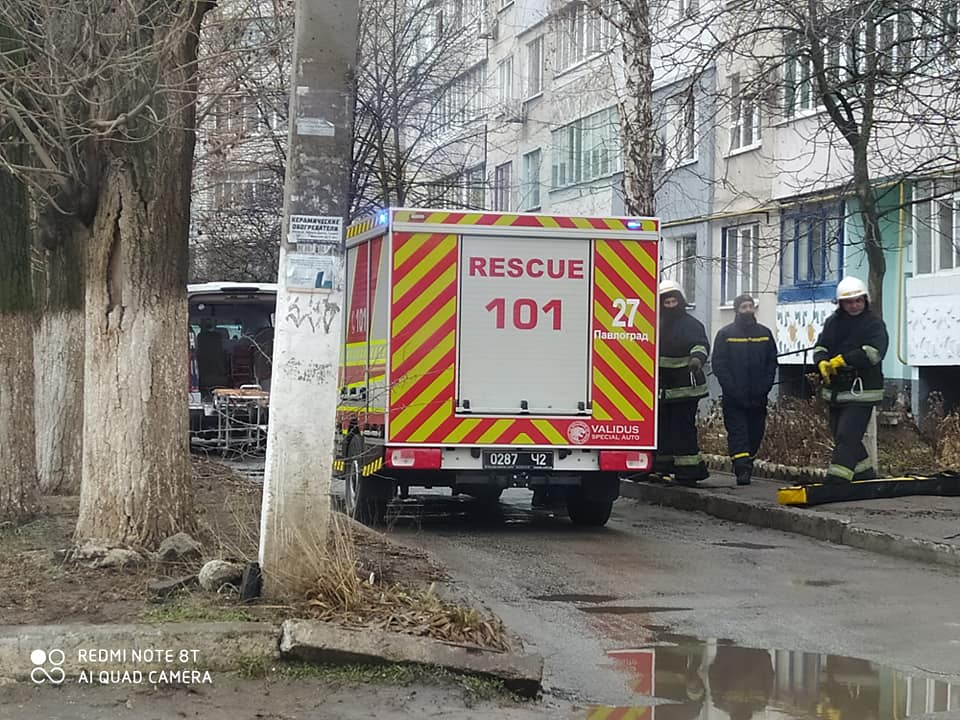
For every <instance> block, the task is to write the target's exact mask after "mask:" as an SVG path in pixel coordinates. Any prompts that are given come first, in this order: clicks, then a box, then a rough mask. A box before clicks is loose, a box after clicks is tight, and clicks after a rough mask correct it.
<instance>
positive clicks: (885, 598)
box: [390, 490, 960, 720]
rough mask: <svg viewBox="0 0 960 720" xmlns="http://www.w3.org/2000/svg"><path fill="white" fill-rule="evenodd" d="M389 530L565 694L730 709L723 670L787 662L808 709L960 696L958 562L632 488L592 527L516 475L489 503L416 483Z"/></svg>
mask: <svg viewBox="0 0 960 720" xmlns="http://www.w3.org/2000/svg"><path fill="white" fill-rule="evenodd" d="M390 533H391V535H392V536H393V537H394V538H396V539H398V540H400V541H402V542H406V543H408V544H411V545H415V546H419V547H422V548H425V549H427V550H430V551H431V552H433V553H435V554H436V555H437V556H438V557H439V558H440V559H441V560H442V561H443V562H444V563H445V564H446V565H447V566H448V567H449V568H450V570H451V572H452V573H453V575H454V578H455V580H456V581H457V583H458V584H461V585H464V586H467V587H469V588H470V589H471V590H472V591H473V592H474V593H476V594H477V595H478V596H480V597H483V598H486V599H487V601H488V602H489V604H490V607H491V609H493V610H494V611H495V612H496V613H497V614H498V615H500V617H502V618H504V620H506V622H507V623H508V624H509V625H510V626H511V627H513V628H514V629H516V630H518V631H519V633H520V634H521V636H522V638H523V639H524V641H525V643H526V644H527V646H528V648H529V649H531V650H535V651H537V652H540V653H541V654H543V656H544V657H545V663H546V667H545V683H546V685H547V687H548V692H549V693H550V694H551V695H552V696H554V697H557V698H563V699H567V700H572V701H574V702H576V703H578V704H587V705H590V704H599V705H606V706H611V707H613V706H616V707H621V708H623V707H628V706H637V705H640V704H644V703H645V702H646V701H644V700H643V699H642V698H643V696H644V695H646V694H647V693H651V692H652V693H655V694H656V695H657V696H659V697H660V698H662V699H668V700H672V701H682V702H683V703H685V704H686V711H680V710H677V708H678V707H680V706H676V707H675V708H674V709H675V710H677V713H679V717H686V716H687V715H689V716H690V717H691V718H692V717H697V716H698V714H699V715H700V717H701V718H706V717H708V716H709V718H711V719H712V718H717V717H721V718H722V717H726V716H729V714H730V709H729V708H727V709H726V710H722V709H720V707H719V706H722V705H729V703H728V702H726V701H725V700H723V699H722V698H721V699H720V700H719V701H717V700H716V698H714V701H713V702H711V701H710V700H709V699H707V698H705V697H704V695H706V694H709V693H710V691H711V688H710V686H711V685H713V684H715V685H716V686H717V687H716V688H715V690H716V691H717V693H719V694H721V695H723V694H727V691H726V688H725V687H724V686H725V684H729V683H728V682H727V681H725V680H724V677H725V675H726V676H731V675H732V676H737V677H741V678H742V677H748V676H750V677H754V676H755V677H757V678H759V680H755V681H754V684H755V685H759V686H761V688H760V690H751V691H747V690H744V689H743V688H741V693H740V694H741V695H744V694H746V695H758V694H759V695H764V694H767V693H766V690H765V689H764V688H765V687H766V685H767V684H768V682H767V679H768V678H769V677H770V676H771V675H773V676H775V681H774V680H771V682H770V683H769V684H771V685H772V686H773V687H774V690H773V691H771V693H770V696H771V698H772V699H771V700H770V701H769V702H770V703H771V704H775V705H777V706H778V707H779V708H780V709H779V710H778V711H777V712H778V713H782V712H783V711H784V710H788V711H789V712H788V714H789V715H791V716H794V717H802V716H806V715H810V714H816V715H822V711H825V708H829V707H830V706H831V704H832V705H837V704H838V703H840V702H841V701H838V700H836V697H837V696H839V695H842V696H843V698H844V700H843V702H846V703H847V704H848V705H849V704H850V702H848V700H849V698H848V696H850V697H853V696H856V700H857V702H859V703H860V705H859V706H857V707H848V708H846V710H845V712H841V716H842V718H843V720H853V719H854V718H858V717H863V718H865V719H866V718H871V719H872V718H879V720H887V719H888V717H889V720H894V719H895V718H902V717H903V716H904V715H907V714H909V715H917V714H920V713H921V712H930V711H940V710H947V709H956V708H957V707H960V614H958V612H957V607H958V605H957V602H956V597H957V592H958V590H960V583H958V577H957V573H955V572H953V571H951V570H949V569H944V568H941V567H933V566H925V565H922V564H918V563H911V562H909V561H903V560H897V559H893V558H889V557H885V556H880V555H875V554H872V553H867V552H863V551H859V550H854V549H851V548H847V547H842V546H834V545H829V544H825V543H819V542H817V541H813V540H809V539H806V538H803V537H800V536H796V535H790V534H786V533H780V532H776V531H769V530H763V529H758V528H753V527H749V526H744V525H737V524H734V523H728V522H724V521H720V520H716V519H714V518H711V517H708V516H706V515H701V514H697V513H684V512H680V511H676V510H671V509H668V508H662V507H654V506H648V505H641V504H638V503H637V502H635V501H631V500H624V499H621V500H620V501H618V502H617V504H616V506H615V510H614V515H613V517H612V519H611V521H610V523H609V525H608V526H607V527H606V528H603V529H597V530H587V531H584V530H578V529H575V528H573V527H572V526H571V525H570V524H569V521H568V520H567V518H566V517H565V516H564V515H563V514H562V512H559V511H558V513H557V514H551V513H549V512H543V511H538V512H533V511H531V510H530V508H529V493H527V492H525V491H519V490H517V491H509V492H508V493H506V494H505V495H504V500H503V502H502V503H501V505H500V506H499V508H498V509H497V510H496V511H494V512H493V513H486V512H483V511H480V510H479V508H478V507H477V506H476V504H474V503H472V502H470V501H467V500H460V499H458V498H449V497H447V498H442V497H436V496H434V497H428V498H425V499H424V498H420V499H419V500H417V501H414V502H409V503H408V504H407V505H405V506H404V507H403V508H402V511H401V513H400V515H399V516H398V517H397V518H395V519H394V521H393V524H392V528H391V530H390ZM756 650H759V651H761V652H762V655H761V654H760V653H757V652H756ZM631 651H634V652H631ZM653 666H656V672H653V671H652V667H653ZM768 666H771V667H772V668H773V670H772V671H770V672H768V669H767V668H768ZM758 668H759V669H758ZM711 678H713V679H714V680H716V682H715V683H712V682H711ZM851 678H853V679H852V680H851ZM951 681H952V682H954V683H957V684H954V685H953V686H952V687H948V686H949V684H950V682H951ZM678 682H679V685H680V688H681V689H680V690H676V687H673V686H676V685H677V683H678ZM701 685H702V686H703V687H702V688H701V687H700V686H701ZM835 686H836V687H843V688H846V689H845V690H844V692H843V693H840V692H839V691H837V690H836V689H835ZM671 687H673V689H671ZM684 688H685V689H684ZM868 688H873V690H869V692H868ZM881 689H882V692H881ZM874 690H875V691H876V692H877V701H876V702H875V703H874V702H872V701H871V700H870V699H869V698H870V697H871V695H870V693H871V692H873V691H874ZM881 695H882V696H883V700H882V702H881V699H880V696H881ZM824 698H826V700H825V699H824ZM691 703H692V704H691ZM698 703H700V705H699V709H698V708H697V707H694V706H696V705H697V704H698ZM884 703H885V707H881V705H882V704H884ZM757 705H759V707H753V709H752V710H751V712H752V714H753V715H754V717H758V716H759V712H760V710H761V709H762V708H763V707H764V706H765V703H764V702H759V701H756V700H755V701H754V706H757ZM854 705H856V703H854ZM873 706H876V707H873ZM704 707H706V708H707V709H708V710H709V712H707V711H705V710H703V708H704ZM871 708H872V709H871ZM767 711H769V712H773V711H772V710H769V708H768V709H767ZM704 713H706V714H704ZM718 713H719V715H718ZM725 713H726V714H725ZM658 714H660V715H661V716H665V715H668V713H667V712H666V711H663V712H661V713H658ZM734 714H735V715H737V720H742V718H743V717H744V715H745V712H744V708H742V707H741V708H740V710H739V711H734ZM620 716H622V717H632V715H629V714H628V715H623V714H622V712H621V715H620ZM596 717H602V714H599V715H596ZM610 717H618V716H617V715H615V714H614V715H610ZM637 717H639V715H637ZM770 717H773V715H771V716H770ZM776 717H783V715H782V714H779V715H776ZM661 720H662V719H661Z"/></svg>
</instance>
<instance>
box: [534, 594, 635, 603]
mask: <svg viewBox="0 0 960 720" xmlns="http://www.w3.org/2000/svg"><path fill="white" fill-rule="evenodd" d="M533 599H534V600H542V601H544V602H568V603H576V602H585V603H604V602H610V601H611V600H616V599H617V596H616V595H590V594H588V593H583V594H577V593H569V594H557V595H536V596H534V597H533Z"/></svg>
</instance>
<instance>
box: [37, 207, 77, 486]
mask: <svg viewBox="0 0 960 720" xmlns="http://www.w3.org/2000/svg"><path fill="white" fill-rule="evenodd" d="M85 237H86V232H85V229H84V228H83V227H82V225H81V224H80V223H78V222H76V221H75V220H71V219H69V218H67V217H65V216H63V215H61V214H60V213H58V212H56V211H55V210H53V209H52V208H50V209H49V214H48V215H47V216H45V217H44V218H43V220H42V221H41V223H40V231H39V233H38V238H37V239H38V242H37V243H36V248H35V250H36V252H37V253H38V254H39V256H40V257H41V258H42V260H43V265H42V268H41V271H40V272H35V273H34V282H35V285H34V291H35V296H36V298H37V305H38V309H39V314H40V320H39V322H38V323H37V324H36V326H35V330H34V335H33V350H34V353H33V367H34V374H35V384H34V412H35V416H36V434H37V473H38V475H39V478H40V490H41V492H43V493H52V494H61V495H76V494H77V493H79V492H80V473H81V453H82V448H83V326H84V319H83V281H82V275H83V273H82V256H81V251H80V248H81V247H83V243H84V242H85Z"/></svg>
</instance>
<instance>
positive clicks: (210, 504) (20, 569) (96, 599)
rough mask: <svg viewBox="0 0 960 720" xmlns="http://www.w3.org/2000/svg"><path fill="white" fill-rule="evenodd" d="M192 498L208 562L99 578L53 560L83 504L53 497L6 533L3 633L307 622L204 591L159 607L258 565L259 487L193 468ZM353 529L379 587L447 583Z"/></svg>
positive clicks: (216, 470) (393, 547) (208, 465)
mask: <svg viewBox="0 0 960 720" xmlns="http://www.w3.org/2000/svg"><path fill="white" fill-rule="evenodd" d="M193 468H194V492H195V507H196V513H197V529H196V531H195V533H194V534H193V537H194V538H195V539H196V540H198V541H199V542H200V543H201V544H202V546H203V558H202V559H200V560H198V561H194V562H190V563H162V562H159V561H155V560H150V561H147V562H146V563H145V564H143V565H140V566H137V567H129V568H103V569H93V568H89V567H85V566H82V565H77V564H72V563H64V562H63V561H62V560H57V559H55V557H54V554H53V553H54V551H56V550H61V549H64V548H68V547H70V546H71V544H72V536H73V529H74V525H75V523H76V520H77V509H78V498H77V497H75V496H73V497H58V496H48V497H45V498H44V499H43V512H42V513H41V514H40V515H38V516H37V517H36V518H35V519H34V520H33V521H32V522H30V523H28V524H26V525H23V526H21V527H17V528H15V527H10V526H5V527H0V587H2V588H3V592H2V593H0V618H2V620H0V623H2V624H7V625H23V624H25V625H33V624H46V623H123V622H143V621H177V620H182V621H187V620H257V619H264V620H274V621H277V620H281V619H283V618H284V617H287V616H291V615H297V616H304V615H305V614H308V613H305V612H304V606H298V607H294V606H276V605H265V604H263V603H252V604H240V603H239V602H238V600H237V599H236V597H235V595H234V596H231V595H217V594H215V593H207V592H204V591H202V590H200V589H199V588H195V589H193V590H189V591H185V592H182V593H180V594H178V595H176V596H173V597H171V598H168V599H166V600H165V601H164V602H162V603H157V602H153V601H151V597H150V593H148V590H147V586H148V584H149V583H150V582H152V581H154V580H157V579H161V578H169V577H177V576H182V575H187V574H191V573H196V572H197V571H199V569H200V567H201V566H202V564H203V562H205V561H206V560H211V559H232V560H237V561H243V562H245V561H250V560H255V559H256V556H257V534H258V530H259V513H260V496H261V488H260V486H258V485H256V484H254V483H253V482H251V481H250V480H247V479H244V478H241V477H239V476H236V475H234V474H233V473H232V472H231V471H230V470H229V469H228V468H226V467H224V466H222V465H219V464H217V463H213V462H208V461H205V460H199V459H195V460H194V462H193ZM349 527H350V528H351V530H352V531H351V533H350V535H351V538H352V543H351V544H352V549H353V553H354V559H355V565H356V573H357V575H358V576H359V577H364V578H366V577H368V576H369V575H370V573H371V572H372V573H374V574H375V576H376V578H377V579H378V584H381V583H384V584H392V583H394V582H399V581H402V582H403V583H404V584H405V585H406V586H407V587H410V588H413V589H415V590H416V589H426V588H428V587H429V586H430V584H431V583H432V582H434V581H436V580H443V579H444V578H445V573H444V570H443V568H442V567H440V566H439V565H438V564H437V563H436V562H435V561H434V560H432V559H431V558H430V557H428V556H427V555H426V554H424V553H421V552H419V551H416V550H412V549H409V548H406V547H403V546H400V545H397V544H395V543H392V542H390V541H389V540H387V539H386V538H385V537H384V536H383V535H381V534H380V533H377V532H374V531H372V530H369V529H368V528H365V527H363V526H361V525H358V524H356V523H352V522H351V523H349Z"/></svg>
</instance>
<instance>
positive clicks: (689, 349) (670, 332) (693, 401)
mask: <svg viewBox="0 0 960 720" xmlns="http://www.w3.org/2000/svg"><path fill="white" fill-rule="evenodd" d="M659 345H660V360H659V363H660V412H659V416H658V425H659V428H658V432H657V459H656V463H655V465H654V472H656V473H660V474H670V475H673V476H674V479H675V480H676V481H677V482H679V483H684V484H690V485H692V484H694V483H696V482H697V481H698V480H703V479H705V478H707V477H709V475H710V473H709V472H708V471H707V466H706V464H705V463H704V462H703V458H702V457H701V456H700V446H699V443H698V440H697V405H698V404H699V403H700V399H701V398H704V397H706V396H707V378H706V376H705V375H704V373H703V366H704V365H705V364H706V362H707V356H708V355H709V354H710V342H709V340H707V332H706V330H704V328H703V325H702V324H701V323H700V321H699V320H697V319H696V318H695V317H693V316H692V315H688V314H687V303H686V300H685V299H684V297H683V290H682V289H681V287H680V285H678V284H677V283H676V282H674V281H673V280H664V281H663V282H662V283H660V342H659Z"/></svg>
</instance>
